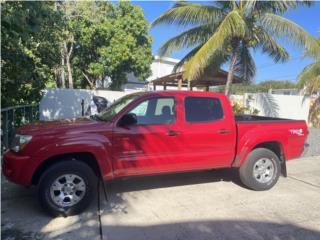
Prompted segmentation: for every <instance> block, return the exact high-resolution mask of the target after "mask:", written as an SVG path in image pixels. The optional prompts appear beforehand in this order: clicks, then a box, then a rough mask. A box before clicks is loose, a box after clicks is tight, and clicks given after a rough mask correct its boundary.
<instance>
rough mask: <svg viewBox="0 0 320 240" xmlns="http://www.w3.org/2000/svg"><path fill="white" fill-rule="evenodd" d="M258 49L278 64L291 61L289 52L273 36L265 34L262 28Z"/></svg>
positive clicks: (259, 34) (258, 36)
mask: <svg viewBox="0 0 320 240" xmlns="http://www.w3.org/2000/svg"><path fill="white" fill-rule="evenodd" d="M257 38H258V44H257V46H258V47H261V48H262V52H263V53H267V54H268V55H269V56H270V57H271V58H272V59H273V60H274V61H275V62H276V63H277V62H285V61H286V60H288V59H289V53H288V52H287V50H286V49H285V48H284V47H282V46H280V45H279V44H278V43H277V42H276V40H275V39H273V37H272V36H270V35H269V34H268V33H267V32H265V31H264V30H263V29H262V28H261V29H260V32H259V33H258V34H257Z"/></svg>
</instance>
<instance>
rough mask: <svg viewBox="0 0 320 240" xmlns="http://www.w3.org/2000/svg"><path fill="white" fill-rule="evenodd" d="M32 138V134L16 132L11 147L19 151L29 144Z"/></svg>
mask: <svg viewBox="0 0 320 240" xmlns="http://www.w3.org/2000/svg"><path fill="white" fill-rule="evenodd" d="M31 139H32V136H30V135H21V134H16V135H15V136H14V138H13V140H12V142H11V146H10V149H11V150H12V151H15V152H19V151H20V150H21V149H22V148H23V147H25V146H26V145H27V143H28V142H30V141H31Z"/></svg>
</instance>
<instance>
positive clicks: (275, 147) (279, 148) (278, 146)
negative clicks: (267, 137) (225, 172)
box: [233, 140, 287, 177]
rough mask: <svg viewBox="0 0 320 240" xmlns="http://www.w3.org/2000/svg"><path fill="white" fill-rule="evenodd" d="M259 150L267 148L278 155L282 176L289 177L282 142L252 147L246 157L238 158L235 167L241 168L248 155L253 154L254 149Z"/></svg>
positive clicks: (270, 142)
mask: <svg viewBox="0 0 320 240" xmlns="http://www.w3.org/2000/svg"><path fill="white" fill-rule="evenodd" d="M257 148H265V149H268V150H270V151H272V152H273V153H275V154H276V155H277V157H278V158H279V160H280V166H281V174H282V175H283V176H284V177H286V176H287V167H286V158H285V153H284V149H283V145H282V143H281V142H280V141H276V140H275V141H263V142H260V143H257V144H255V145H254V146H253V147H251V148H250V149H249V150H248V151H247V152H246V153H245V154H244V155H243V157H241V158H239V157H237V158H236V160H235V162H234V164H233V166H236V167H240V166H241V165H242V164H244V163H245V161H246V159H247V157H248V155H249V154H250V152H252V151H253V150H254V149H257Z"/></svg>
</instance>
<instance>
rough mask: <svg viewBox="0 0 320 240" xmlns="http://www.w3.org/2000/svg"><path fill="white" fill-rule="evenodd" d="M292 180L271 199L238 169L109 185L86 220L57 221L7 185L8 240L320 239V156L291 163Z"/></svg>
mask: <svg viewBox="0 0 320 240" xmlns="http://www.w3.org/2000/svg"><path fill="white" fill-rule="evenodd" d="M288 173H289V176H288V178H280V180H279V182H278V184H277V185H276V186H275V187H274V188H273V189H271V190H270V191H266V192H255V191H251V190H248V189H246V188H245V187H243V186H242V185H241V183H240V182H239V179H238V177H237V174H236V172H234V171H233V170H210V171H202V172H193V173H180V174H172V175H161V176H150V177H139V178H131V179H123V180H119V181H114V182H112V183H108V184H106V189H107V197H108V202H107V201H105V197H104V195H103V191H102V190H101V191H100V194H99V198H100V199H98V198H96V199H95V200H94V202H93V204H92V205H91V206H90V208H89V209H88V210H87V211H86V212H85V213H83V214H81V215H79V216H73V217H68V218H55V219H52V218H50V217H48V216H47V215H46V214H45V213H44V212H43V211H42V210H41V209H40V207H39V206H38V202H37V200H36V192H35V189H33V188H32V189H29V190H26V189H24V188H22V187H19V186H16V185H14V184H11V183H8V182H7V181H6V180H4V179H2V197H1V198H2V210H1V211H2V212H1V214H2V225H1V226H2V239H10V240H13V239H76V240H78V239H121V240H126V239H130V240H132V239H138V240H143V239H146V240H150V239H159V240H160V239H174V240H179V239H186V240H188V239H237V240H238V239H291V240H293V239H304V240H307V239H315V240H316V239H317V240H318V239H320V174H319V173H320V156H317V157H307V158H301V159H297V160H293V161H290V162H288ZM98 200H100V201H99V204H98ZM98 208H99V210H98ZM98 213H100V217H99V215H98Z"/></svg>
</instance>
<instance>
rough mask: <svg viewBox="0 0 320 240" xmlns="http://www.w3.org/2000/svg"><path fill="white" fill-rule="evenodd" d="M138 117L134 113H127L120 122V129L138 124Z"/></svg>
mask: <svg viewBox="0 0 320 240" xmlns="http://www.w3.org/2000/svg"><path fill="white" fill-rule="evenodd" d="M137 122H138V120H137V115H136V114H134V113H127V114H125V115H123V116H122V118H121V119H120V120H119V123H118V125H119V127H126V126H131V125H135V124H137Z"/></svg>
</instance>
